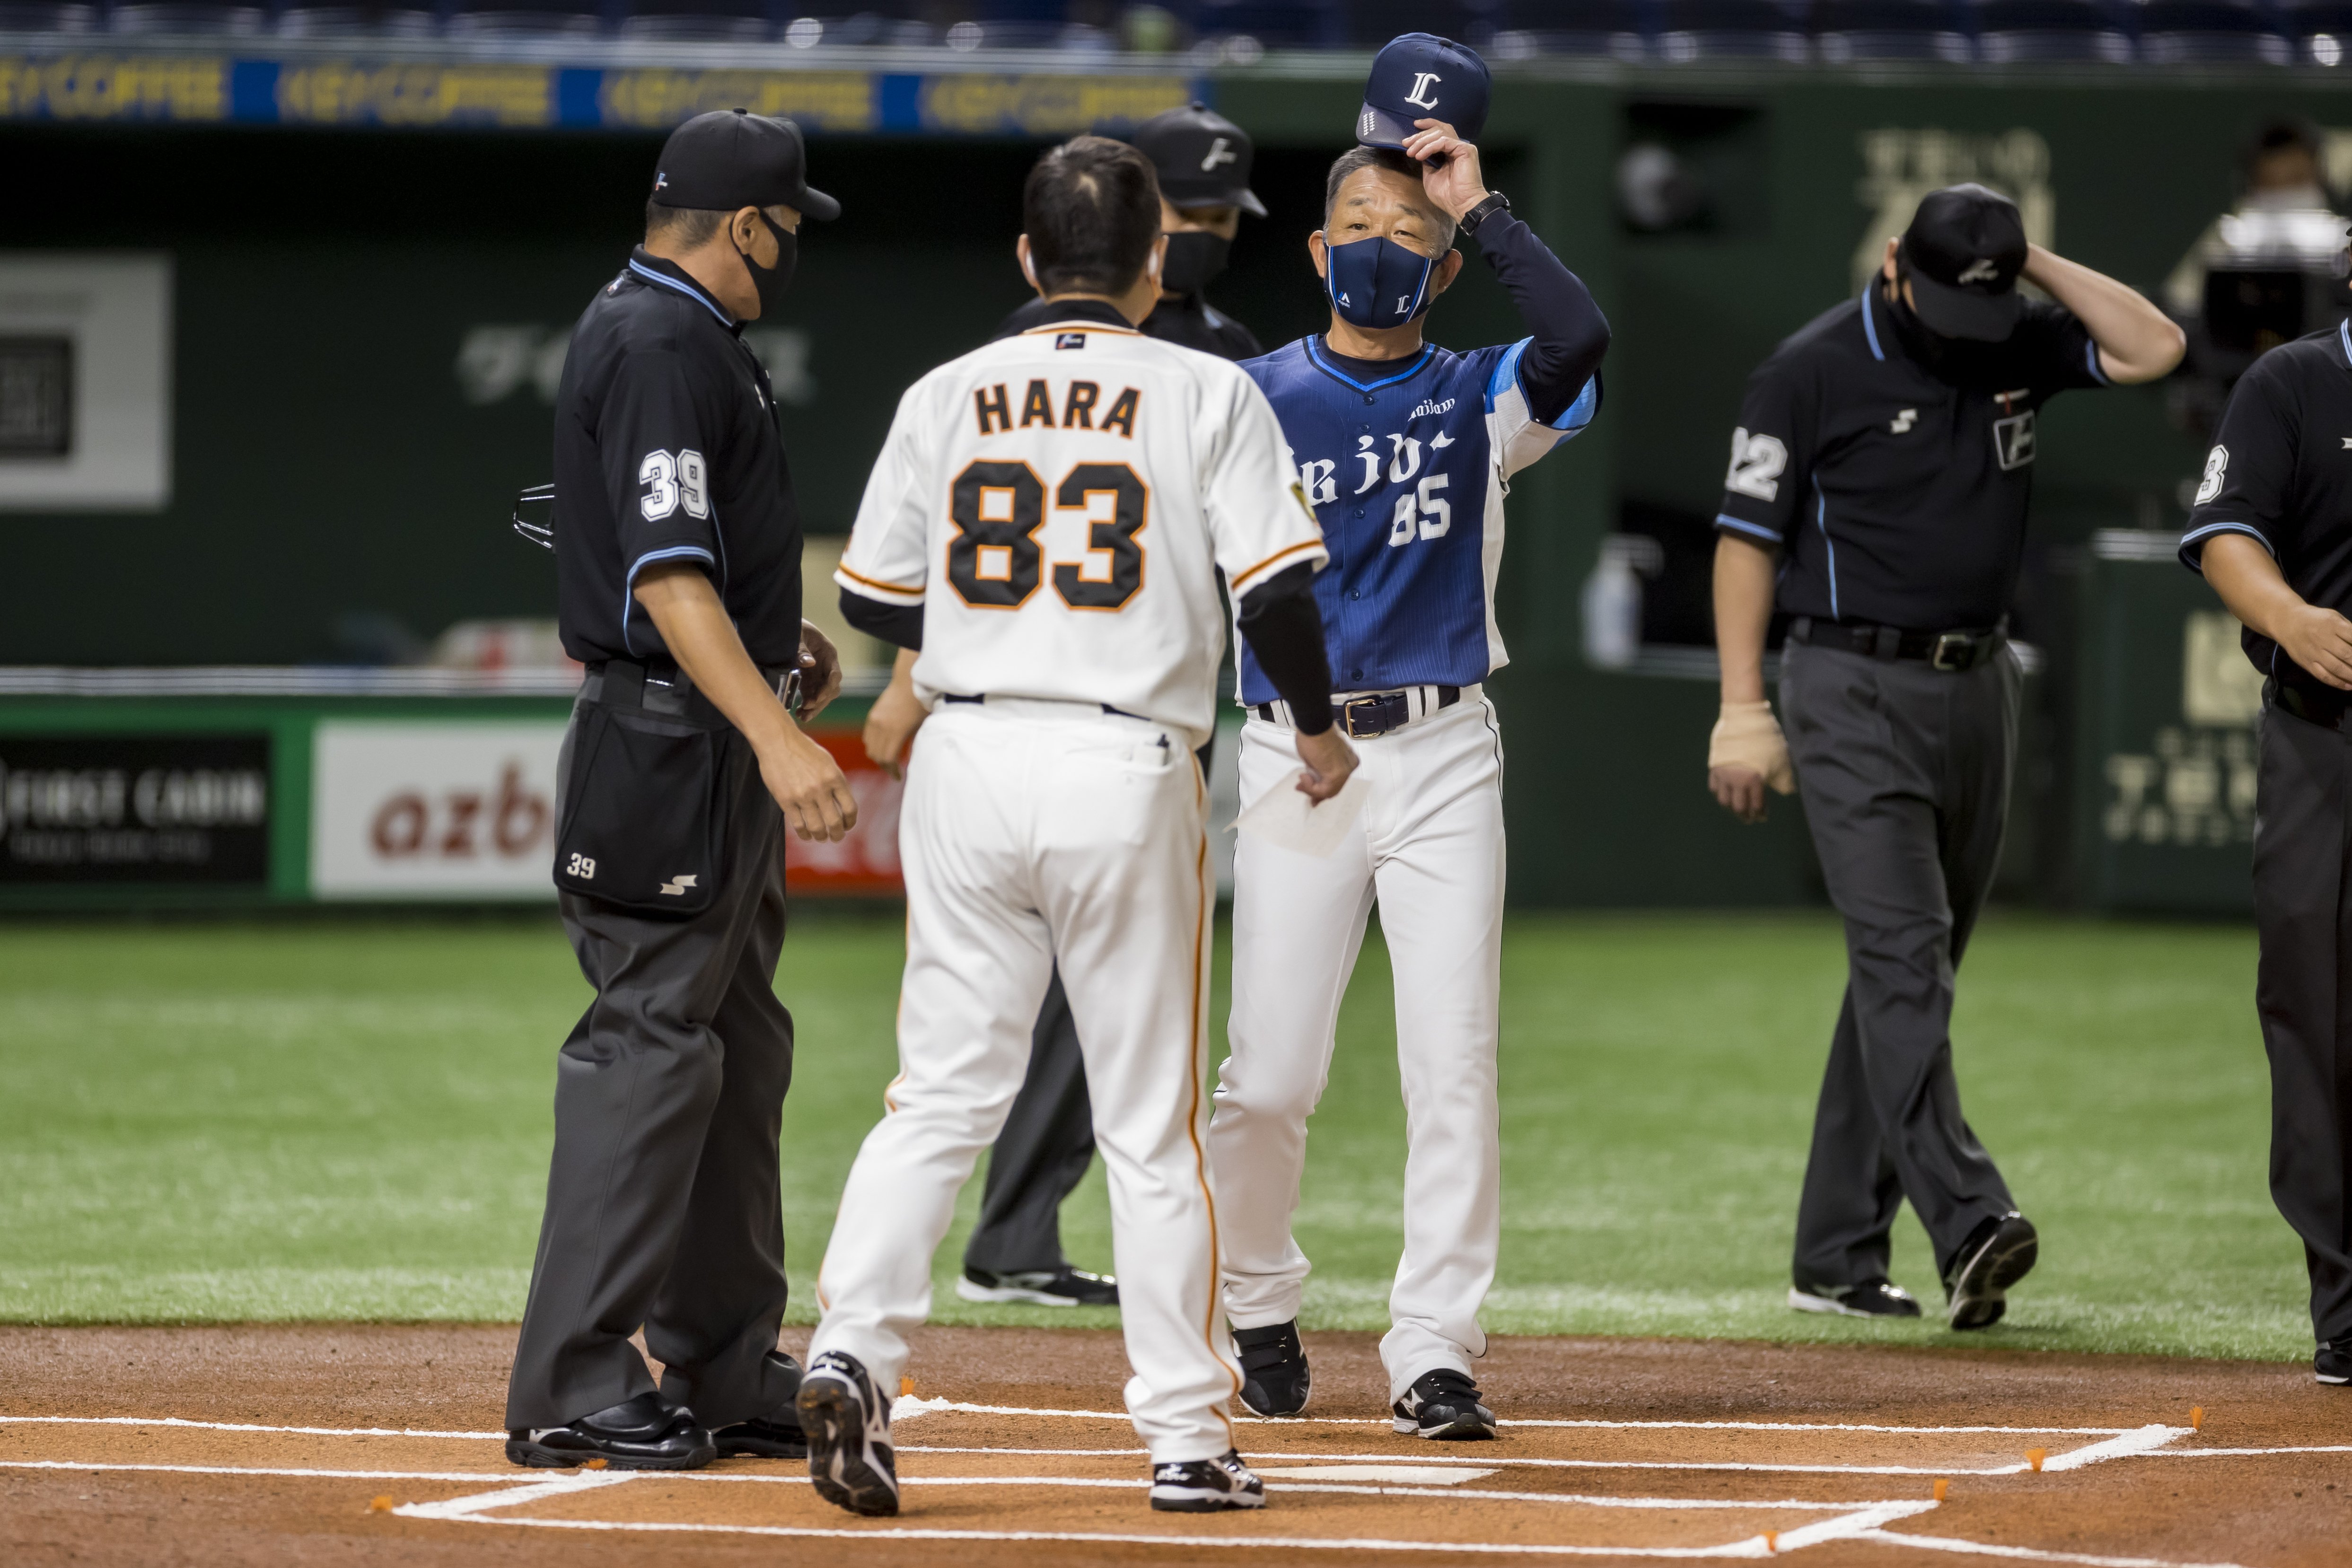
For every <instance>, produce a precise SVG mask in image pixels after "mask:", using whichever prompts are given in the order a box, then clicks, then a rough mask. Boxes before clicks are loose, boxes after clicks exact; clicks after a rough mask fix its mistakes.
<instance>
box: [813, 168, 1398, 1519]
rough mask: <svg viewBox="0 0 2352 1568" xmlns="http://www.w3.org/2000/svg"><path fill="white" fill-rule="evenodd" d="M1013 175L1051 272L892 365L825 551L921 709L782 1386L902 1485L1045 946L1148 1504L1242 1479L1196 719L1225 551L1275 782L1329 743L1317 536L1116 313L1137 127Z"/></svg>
mask: <svg viewBox="0 0 2352 1568" xmlns="http://www.w3.org/2000/svg"><path fill="white" fill-rule="evenodd" d="M1022 205H1023V214H1022V215H1023V231H1024V232H1023V236H1022V241H1021V246H1020V256H1021V260H1022V265H1023V267H1024V270H1025V271H1026V272H1027V273H1028V275H1029V277H1030V280H1031V281H1032V283H1034V285H1035V286H1036V287H1037V290H1038V292H1039V293H1040V294H1042V295H1045V296H1046V297H1048V298H1051V299H1053V300H1055V302H1056V303H1057V304H1059V305H1060V306H1061V307H1062V308H1060V309H1058V310H1055V311H1054V312H1052V313H1051V317H1050V319H1046V320H1045V321H1042V322H1040V323H1038V324H1037V325H1035V326H1034V327H1033V328H1032V329H1030V330H1028V331H1026V332H1024V333H1022V334H1020V335H1019V336H1017V337H1013V338H1007V339H1003V340H999V341H997V342H994V343H991V344H989V345H988V346H987V347H985V348H982V349H980V350H975V351H974V352H972V353H970V354H966V355H965V356H963V357H962V358H961V359H959V360H955V361H950V363H948V364H946V365H942V366H941V367H940V368H939V369H938V370H936V371H932V372H931V373H930V374H929V375H928V376H925V377H924V378H923V379H922V380H921V381H919V382H916V383H915V385H914V386H913V387H912V388H910V389H909V390H908V392H907V394H906V396H905V397H904V398H903V399H902V400H900V402H899V404H898V417H897V419H896V421H895V422H894V423H892V425H891V427H890V434H889V437H888V439H887V443H886V444H885V445H884V447H883V451H882V455H881V457H880V459H879V460H878V461H877V463H876V464H875V466H874V473H873V476H872V478H871V479H870V480H869V481H868V482H867V485H866V497H865V500H864V502H863V503H862V504H861V505H860V506H859V507H858V512H857V522H856V527H855V528H854V529H853V530H852V532H851V534H850V539H849V546H848V549H846V550H845V551H844V552H843V555H842V561H841V568H840V570H839V571H838V573H837V574H836V576H835V580H836V581H837V582H838V583H839V584H840V585H841V588H842V590H843V592H842V611H843V613H844V614H845V615H846V616H847V617H848V619H849V621H850V622H851V624H853V625H856V626H857V627H859V628H861V629H862V630H865V631H867V632H873V633H875V634H876V635H877V636H882V637H887V638H889V639H890V640H891V641H893V642H896V643H898V644H899V645H900V646H901V647H910V648H917V649H919V650H920V653H921V656H920V657H919V658H918V659H917V660H916V661H915V665H914V670H913V677H914V684H915V691H916V695H918V696H919V697H921V698H922V699H923V700H924V701H925V702H926V703H928V704H930V705H933V707H934V712H933V713H932V716H931V717H930V718H929V721H927V722H926V723H925V725H924V726H923V728H922V732H921V734H920V736H919V737H918V739H917V741H916V743H915V749H914V755H913V757H912V758H911V759H910V761H909V763H908V775H907V794H906V800H905V804H904V807H903V808H902V812H901V815H900V817H899V830H898V831H899V852H900V857H901V860H902V861H903V862H904V864H905V867H906V875H907V973H906V980H905V984H904V987H903V988H902V990H901V992H900V996H899V1009H898V1058H899V1064H900V1071H899V1074H898V1078H897V1080H896V1081H895V1082H892V1083H891V1085H890V1086H889V1088H888V1090H887V1091H886V1092H885V1095H884V1103H886V1104H887V1107H888V1110H889V1113H888V1114H887V1115H886V1116H885V1117H884V1118H883V1119H882V1121H881V1123H880V1124H879V1125H877V1127H876V1128H875V1129H874V1131H873V1132H872V1133H871V1134H868V1135H867V1137H866V1143H865V1146H864V1147H863V1148H861V1149H860V1150H859V1151H858V1155H857V1162H856V1166H854V1167H853V1168H852V1170H851V1171H850V1175H849V1183H848V1186H847V1189H846V1190H845V1192H844V1193H843V1194H842V1199H841V1214H840V1218H838V1219H837V1220H836V1221H835V1225H834V1230H833V1239H832V1241H831V1242H830V1243H829V1244H828V1245H827V1247H826V1249H825V1255H824V1267H823V1268H822V1269H821V1270H819V1272H818V1275H817V1300H818V1301H820V1302H821V1303H822V1304H823V1306H824V1321H823V1322H820V1323H819V1324H818V1325H817V1329H816V1333H815V1334H814V1336H813V1337H812V1338H811V1340H810V1342H809V1349H810V1352H811V1356H812V1359H811V1361H810V1364H809V1370H808V1375H807V1376H806V1377H805V1378H804V1379H803V1381H802V1384H801V1392H800V1411H801V1420H802V1424H803V1426H804V1427H806V1428H807V1430H808V1442H809V1462H810V1469H811V1473H812V1478H813V1479H814V1481H815V1483H816V1488H817V1490H818V1492H819V1493H820V1494H821V1495H822V1496H824V1498H825V1499H827V1500H829V1501H832V1502H835V1503H838V1504H840V1505H841V1506H843V1507H845V1508H848V1509H852V1510H854V1511H857V1512H860V1513H896V1512H897V1511H898V1482H897V1479H896V1475H895V1471H894V1464H893V1459H892V1455H891V1451H890V1447H889V1419H888V1418H889V1405H888V1401H889V1397H890V1395H891V1393H892V1392H893V1391H894V1390H895V1389H896V1388H897V1386H898V1375H899V1372H900V1369H901V1368H903V1367H904V1366H905V1364H906V1360H907V1340H906V1334H907V1331H908V1329H909V1328H911V1327H912V1326H913V1325H914V1324H916V1323H918V1322H921V1321H922V1319H923V1317H924V1315H925V1314H926V1313H927V1312H929V1308H930V1299H931V1259H932V1254H933V1253H934V1252H936V1251H937V1250H938V1248H939V1244H940V1238H941V1237H942V1236H944V1235H945V1234H946V1233H947V1228H948V1224H949V1222H950V1219H952V1218H954V1214H955V1198H956V1192H957V1189H958V1188H960V1187H961V1186H963V1184H964V1182H965V1181H966V1180H967V1179H968V1178H969V1177H970V1176H971V1167H972V1162H973V1160H974V1159H975V1158H976V1157H977V1156H978V1155H979V1154H980V1151H981V1150H982V1149H983V1148H985V1147H987V1146H988V1145H989V1144H990V1143H991V1142H992V1141H993V1140H994V1139H995V1137H996V1135H997V1132H998V1130H999V1129H1000V1128H1001V1127H1002V1126H1003V1123H1004V1117H1005V1113H1006V1111H1007V1110H1008V1109H1009V1108H1010V1106H1011V1105H1012V1103H1013V1094H1014V1092H1015V1091H1017V1090H1018V1089H1019V1088H1020V1087H1021V1082H1022V1076H1023V1074H1024V1071H1026V1070H1027V1067H1028V1063H1029V1053H1030V1026H1031V1024H1032V1022H1033V1021H1034V1019H1035V1018H1036V1016H1037V1007H1038V1003H1039V1002H1040V1001H1042V1000H1043V999H1044V998H1045V985H1046V981H1047V979H1048V978H1049V977H1050V976H1051V975H1052V974H1053V972H1054V967H1055V963H1056V962H1057V961H1058V962H1059V964H1060V967H1061V975H1062V983H1063V988H1064V989H1065V990H1066V993H1067V994H1068V997H1069V1002H1070V1012H1071V1015H1072V1017H1073V1019H1075V1020H1076V1024H1077V1034H1078V1039H1079V1040H1080V1042H1081V1049H1082V1050H1083V1051H1084V1053H1085V1057H1086V1069H1087V1083H1088V1084H1089V1085H1090V1087H1091V1096H1090V1098H1091V1101H1092V1104H1093V1109H1094V1126H1095V1141H1096V1144H1097V1146H1098V1147H1099V1148H1100V1149H1101V1151H1102V1156H1103V1166H1104V1168H1105V1170H1106V1172H1107V1173H1108V1176H1109V1178H1110V1204H1111V1227H1112V1239H1113V1247H1114V1250H1115V1253H1116V1256H1117V1258H1118V1279H1119V1288H1120V1303H1119V1304H1120V1309H1121V1319H1122V1325H1123V1327H1124V1329H1125V1331H1126V1337H1127V1352H1128V1360H1129V1364H1130V1365H1131V1366H1132V1367H1133V1369H1134V1373H1135V1375H1134V1377H1133V1378H1132V1379H1131V1380H1130V1381H1129V1384H1128V1385H1127V1401H1128V1408H1129V1410H1130V1411H1131V1412H1132V1413H1133V1415H1134V1417H1135V1425H1136V1429H1137V1431H1138V1432H1139V1434H1140V1435H1141V1436H1142V1437H1143V1438H1144V1440H1145V1442H1146V1444H1147V1445H1148V1446H1149V1448H1150V1457H1151V1466H1152V1469H1151V1493H1150V1496H1151V1506H1152V1507H1154V1508H1157V1509H1169V1510H1182V1511H1206V1510H1213V1509H1225V1508H1254V1507H1256V1506H1258V1505H1259V1504H1260V1503H1261V1502H1262V1501H1263V1500H1264V1491H1263V1489H1262V1488H1260V1486H1259V1484H1258V1481H1257V1478H1256V1477H1255V1476H1253V1475H1252V1474H1250V1472H1249V1469H1248V1468H1247V1467H1246V1466H1245V1465H1244V1464H1243V1463H1242V1461H1241V1458H1240V1456H1239V1455H1238V1454H1237V1453H1236V1452H1235V1451H1234V1433H1233V1421H1232V1415H1231V1412H1230V1409H1229V1402H1230V1401H1231V1399H1232V1397H1233V1396H1234V1393H1235V1391H1236V1390H1237V1389H1238V1388H1239V1387H1240V1385H1241V1376H1240V1374H1239V1372H1238V1371H1237V1369H1236V1368H1235V1367H1234V1362H1233V1357H1232V1354H1231V1351H1230V1349H1229V1347H1228V1344H1227V1341H1226V1334H1225V1324H1224V1314H1223V1312H1222V1311H1221V1310H1220V1307H1219V1303H1218V1300H1217V1228H1216V1205H1215V1203H1214V1201H1213V1199H1212V1197H1211V1196H1210V1184H1209V1171H1208V1162H1207V1156H1206V1154H1205V1152H1204V1144H1205V1140H1206V1136H1207V1133H1208V1125H1207V1124H1208V1101H1209V1096H1208V1084H1207V1082H1206V1080H1207V1075H1208V1054H1209V1052H1208V1018H1207V991H1208V956H1209V949H1210V944H1209V920H1210V915H1211V914H1212V912H1213V908H1214V904H1215V890H1214V887H1213V883H1211V881H1210V876H1209V845H1208V827H1207V819H1206V816H1205V814H1204V810H1203V800H1204V794H1205V791H1204V790H1203V789H1202V782H1201V774H1200V768H1198V766H1197V765H1196V764H1195V763H1194V761H1193V758H1192V752H1193V748H1194V747H1198V746H1199V745H1200V744H1201V743H1202V741H1204V740H1205V739H1207V737H1208V734H1209V728H1210V726H1211V724H1212V723H1213V720H1214V708H1215V705H1216V676H1217V664H1218V662H1219V660H1220V658H1221V657H1222V656H1223V651H1224V611H1223V607H1222V606H1221V605H1220V603H1219V602H1218V599H1217V574H1218V572H1219V571H1220V570H1222V571H1223V573H1224V576H1225V580H1226V581H1227V582H1229V583H1230V584H1231V585H1232V589H1233V596H1234V602H1235V604H1236V605H1237V606H1238V608H1239V612H1240V614H1239V619H1240V624H1241V630H1242V634H1243V636H1244V637H1245V638H1247V639H1248V640H1249V642H1250V644H1251V646H1252V647H1253V648H1254V649H1255V652H1256V654H1257V657H1258V659H1259V661H1260V662H1261V664H1263V666H1264V667H1265V669H1266V670H1267V671H1268V672H1269V673H1270V675H1271V678H1272V679H1273V680H1274V681H1275V682H1276V686H1277V688H1278V689H1279V690H1281V691H1283V692H1284V693H1285V694H1286V695H1288V696H1289V697H1290V699H1291V700H1292V701H1293V702H1295V703H1296V704H1297V706H1298V713H1299V716H1300V723H1299V725H1298V732H1297V736H1296V737H1293V739H1294V740H1295V744H1294V745H1293V746H1292V747H1290V749H1289V753H1288V754H1289V757H1290V759H1291V762H1292V765H1293V767H1294V768H1297V765H1298V764H1299V763H1300V762H1302V761H1303V762H1304V763H1306V765H1307V777H1306V778H1305V779H1302V780H1301V781H1300V788H1301V789H1302V790H1303V791H1304V792H1305V793H1306V794H1307V796H1308V798H1309V799H1310V800H1317V799H1322V798H1324V797H1328V796H1329V795H1332V794H1334V793H1336V792H1337V791H1338V790H1339V789H1340V788H1341V787H1342V785H1344V783H1345V781H1346V779H1347V778H1348V775H1349V773H1350V772H1351V771H1352V770H1353V769H1354V767H1355V753H1354V751H1353V749H1352V748H1351V747H1349V744H1348V742H1347V741H1346V740H1345V739H1344V738H1343V737H1340V736H1339V733H1338V731H1337V729H1336V728H1335V727H1334V726H1333V724H1332V721H1331V711H1330V702H1329V697H1328V692H1329V681H1330V672H1329V669H1328V666H1327V665H1326V664H1325V663H1324V657H1323V633H1322V626H1321V622H1320V620H1319V618H1318V613H1317V611H1316V604H1315V596H1314V592H1313V586H1312V585H1313V580H1314V577H1315V573H1316V572H1317V571H1318V570H1320V568H1321V566H1322V564H1323V561H1324V559H1325V555H1324V549H1323V541H1322V538H1321V537H1320V535H1319V533H1318V529H1317V528H1316V523H1315V517H1314V514H1313V513H1312V512H1311V511H1310V510H1309V509H1308V508H1307V505H1306V503H1305V502H1304V501H1303V500H1302V499H1301V498H1300V497H1299V494H1298V490H1297V485H1296V483H1295V482H1294V479H1293V476H1292V474H1291V471H1290V465H1289V464H1288V462H1287V461H1286V459H1285V457H1284V455H1283V451H1282V431H1281V428H1280V426H1278V425H1277V424H1276V423H1275V418H1274V411H1273V410H1272V409H1270V408H1268V407H1267V406H1266V402H1265V396H1264V394H1262V393H1261V392H1259V391H1258V390H1257V388H1256V387H1255V385H1253V384H1252V383H1251V382H1250V380H1249V378H1248V377H1247V376H1244V375H1243V374H1242V373H1241V371H1238V370H1236V369H1235V368H1234V366H1232V365H1231V364H1228V363H1227V362H1226V361H1223V360H1219V359H1213V358H1212V357H1211V356H1209V355H1207V354H1202V353H1196V352H1194V351H1192V350H1189V349H1179V348H1173V347H1171V346H1170V345H1168V344H1165V343H1160V342H1156V341H1154V340H1151V339H1150V338H1147V337H1145V336H1143V335H1142V334H1141V333H1139V332H1138V331H1137V330H1136V329H1135V325H1134V324H1135V323H1136V322H1138V321H1140V320H1141V319H1143V318H1144V317H1145V316H1146V315H1147V314H1149V313H1150V309H1151V307H1152V305H1153V304H1154V302H1155V301H1156V300H1157V299H1158V297H1159V277H1160V256H1161V253H1162V252H1163V251H1164V250H1165V248H1166V246H1165V245H1164V244H1163V243H1162V241H1161V239H1160V188H1159V184H1158V183H1157V182H1156V181H1155V180H1154V179H1153V177H1152V172H1151V165H1150V162H1148V161H1146V159H1145V158H1144V156H1143V155H1142V154H1141V153H1140V152H1137V151H1136V150H1135V149H1134V148H1132V147H1129V146H1126V145H1124V144H1122V143H1120V142H1116V141H1107V140H1104V139H1102V138H1099V137H1091V136H1088V137H1080V138H1078V139H1077V140H1076V141H1072V142H1069V143H1068V144H1066V145H1065V146H1062V147H1058V148H1055V149H1054V150H1052V151H1051V152H1047V153H1046V154H1045V156H1044V157H1043V158H1041V159H1040V160H1039V161H1038V162H1037V165H1036V167H1035V168H1034V169H1033V170H1032V171H1031V172H1030V175H1029V181H1028V184H1027V187H1026V189H1025V190H1024V194H1023V204H1022Z"/></svg>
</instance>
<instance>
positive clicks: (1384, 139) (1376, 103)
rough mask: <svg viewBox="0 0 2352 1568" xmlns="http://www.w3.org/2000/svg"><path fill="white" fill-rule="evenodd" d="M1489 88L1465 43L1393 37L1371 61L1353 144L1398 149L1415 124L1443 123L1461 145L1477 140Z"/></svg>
mask: <svg viewBox="0 0 2352 1568" xmlns="http://www.w3.org/2000/svg"><path fill="white" fill-rule="evenodd" d="M1493 87H1494V80H1493V78H1491V77H1490V76H1488V75H1487V72H1486V61H1485V60H1482V59H1480V58H1479V57H1478V51H1477V50H1475V49H1474V48H1472V47H1470V46H1469V45H1467V44H1457V43H1455V42H1454V40H1453V39H1451V38H1441V37H1438V36H1437V35H1436V34H1434V33H1407V34H1405V35H1404V36H1403V37H1399V38H1391V39H1390V40H1389V41H1388V43H1387V45H1386V46H1385V47H1382V48H1381V52H1380V53H1379V54H1378V55H1376V56H1375V57H1373V59H1372V74H1371V76H1370V78H1367V79H1366V81H1365V82H1364V110H1363V112H1362V113H1361V114H1359V115H1358V116H1357V117H1356V140H1357V141H1360V142H1362V143H1363V144H1364V145H1365V146H1367V147H1398V148H1402V146H1403V145H1404V144H1405V139H1406V138H1407V137H1409V136H1411V135H1412V134H1413V121H1414V120H1444V121H1445V123H1446V124H1448V125H1451V126H1452V127H1454V134H1455V135H1456V136H1459V137H1461V138H1462V140H1463V141H1477V140H1478V133H1479V132H1480V131H1484V130H1486V99H1487V98H1488V96H1489V95H1490V94H1491V92H1492V90H1493Z"/></svg>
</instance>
